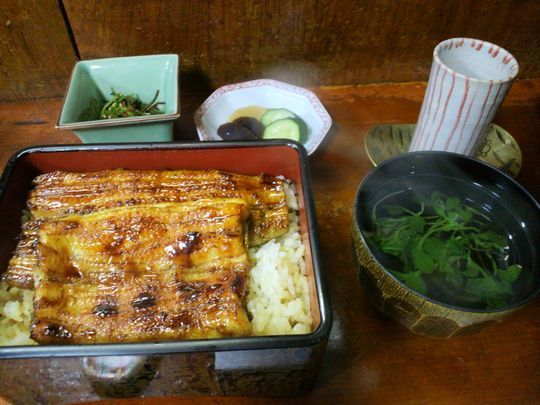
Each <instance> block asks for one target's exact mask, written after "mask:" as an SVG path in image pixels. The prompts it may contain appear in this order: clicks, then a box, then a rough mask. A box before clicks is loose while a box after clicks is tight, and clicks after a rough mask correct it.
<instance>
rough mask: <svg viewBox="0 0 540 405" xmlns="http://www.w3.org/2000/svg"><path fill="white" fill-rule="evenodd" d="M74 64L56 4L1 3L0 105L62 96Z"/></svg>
mask: <svg viewBox="0 0 540 405" xmlns="http://www.w3.org/2000/svg"><path fill="white" fill-rule="evenodd" d="M75 61H76V57H75V52H74V51H73V47H72V45H71V42H70V40H69V35H68V32H67V30H66V27H65V25H64V20H63V18H62V13H61V11H60V8H59V6H58V2H57V1H55V0H31V1H24V0H4V1H1V2H0V101H16V100H31V99H37V98H47V97H59V96H62V95H63V94H64V91H65V89H66V84H67V81H68V77H69V74H70V72H71V69H72V67H73V64H74V63H75Z"/></svg>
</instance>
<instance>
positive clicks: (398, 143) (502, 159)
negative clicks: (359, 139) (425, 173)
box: [364, 124, 521, 177]
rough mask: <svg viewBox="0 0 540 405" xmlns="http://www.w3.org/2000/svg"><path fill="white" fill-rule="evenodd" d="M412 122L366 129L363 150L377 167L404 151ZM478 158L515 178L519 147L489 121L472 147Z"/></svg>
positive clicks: (409, 136)
mask: <svg viewBox="0 0 540 405" xmlns="http://www.w3.org/2000/svg"><path fill="white" fill-rule="evenodd" d="M415 127H416V124H388V125H377V126H375V127H373V128H371V129H370V130H369V131H368V134H367V136H366V138H365V144H364V146H365V149H366V152H367V154H368V157H369V159H370V160H371V162H372V163H373V164H374V165H375V166H377V165H378V164H379V163H381V162H382V161H384V160H386V159H388V158H391V157H392V156H395V155H399V154H401V153H406V152H408V149H409V145H410V143H411V138H412V135H413V133H414V128H415ZM475 157H476V158H477V159H478V160H481V161H483V162H486V163H489V164H490V165H492V166H495V167H496V168H498V169H499V170H502V171H503V172H505V173H507V174H509V175H510V176H512V177H516V176H517V175H518V173H519V171H520V170H521V150H520V149H519V146H518V144H517V142H516V141H515V139H514V138H512V135H510V134H509V133H508V132H507V131H506V130H504V129H503V128H501V127H500V126H498V125H496V124H491V125H490V126H489V127H488V129H487V131H486V135H485V137H484V139H483V141H482V142H481V143H480V146H479V147H478V149H477V150H476V153H475Z"/></svg>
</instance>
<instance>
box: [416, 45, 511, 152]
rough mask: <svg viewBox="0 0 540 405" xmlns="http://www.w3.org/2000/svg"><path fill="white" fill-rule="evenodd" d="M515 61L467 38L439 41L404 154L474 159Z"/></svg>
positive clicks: (507, 86) (490, 46)
mask: <svg viewBox="0 0 540 405" xmlns="http://www.w3.org/2000/svg"><path fill="white" fill-rule="evenodd" d="M518 70H519V67H518V63H517V61H516V59H515V58H514V57H513V56H512V55H511V54H510V53H509V52H508V51H506V50H504V49H503V48H501V47H499V46H497V45H494V44H492V43H489V42H486V41H480V40H478V39H471V38H453V39H447V40H446V41H443V42H441V43H440V44H439V45H437V46H436V47H435V50H434V52H433V64H432V65H431V73H430V75H429V82H428V86H427V89H426V94H425V96H424V102H423V103H422V109H421V110H420V116H419V117H418V122H417V124H416V130H415V131H414V135H413V138H412V141H411V146H410V147H409V151H410V152H413V151H418V150H443V151H449V152H456V153H461V154H463V155H469V156H472V155H474V152H475V151H476V148H477V146H478V144H479V142H480V140H481V138H482V135H483V134H484V132H485V130H486V129H487V127H488V125H489V124H490V123H491V121H492V120H493V117H494V116H495V113H496V112H497V109H498V108H499V106H500V105H501V103H502V101H503V100H504V97H505V96H506V93H508V90H509V89H510V86H511V85H512V80H514V78H515V77H516V75H517V74H518Z"/></svg>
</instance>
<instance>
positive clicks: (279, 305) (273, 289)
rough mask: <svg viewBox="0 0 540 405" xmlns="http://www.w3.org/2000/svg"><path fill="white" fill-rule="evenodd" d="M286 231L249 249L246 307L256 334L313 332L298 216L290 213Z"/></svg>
mask: <svg viewBox="0 0 540 405" xmlns="http://www.w3.org/2000/svg"><path fill="white" fill-rule="evenodd" d="M289 218H290V222H291V225H290V228H289V232H287V234H285V235H283V236H280V237H279V238H276V239H273V240H271V241H269V242H266V243H265V244H264V245H262V246H260V247H257V248H252V249H250V250H249V256H250V258H251V260H252V261H253V267H252V268H251V271H250V275H249V293H248V298H247V309H248V312H249V313H250V315H251V317H252V319H251V325H252V328H253V334H254V335H288V334H296V333H298V334H301V333H309V332H311V323H312V319H311V311H310V304H309V292H308V283H307V277H306V275H305V265H304V245H303V244H302V240H301V238H300V233H299V232H298V216H297V215H296V213H291V214H289Z"/></svg>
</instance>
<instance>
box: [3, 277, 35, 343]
mask: <svg viewBox="0 0 540 405" xmlns="http://www.w3.org/2000/svg"><path fill="white" fill-rule="evenodd" d="M33 295H34V292H33V291H29V290H22V289H20V288H17V287H9V286H8V285H7V284H6V283H4V282H0V346H17V345H35V344H36V343H35V342H34V341H33V340H31V339H30V319H31V317H32V298H33Z"/></svg>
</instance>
